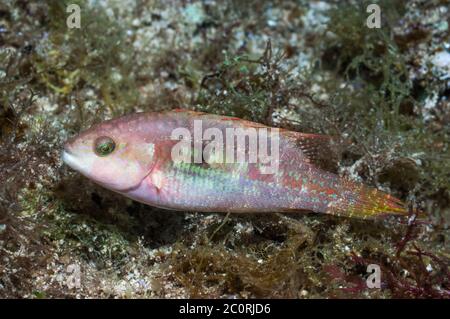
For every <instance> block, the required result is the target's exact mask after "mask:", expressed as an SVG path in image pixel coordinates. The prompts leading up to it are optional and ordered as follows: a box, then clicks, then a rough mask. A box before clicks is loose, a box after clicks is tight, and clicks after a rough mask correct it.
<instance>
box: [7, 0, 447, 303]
mask: <svg viewBox="0 0 450 319" xmlns="http://www.w3.org/2000/svg"><path fill="white" fill-rule="evenodd" d="M73 3H75V4H78V5H79V6H80V8H81V15H80V17H81V21H80V22H81V28H72V29H71V28H68V26H67V24H66V19H67V18H68V16H69V14H70V13H67V12H66V9H67V6H68V5H69V4H73ZM370 3H376V4H378V5H379V6H380V8H381V28H373V29H370V28H368V27H367V24H366V21H367V18H368V16H369V13H367V11H366V8H367V6H368V4H370ZM449 8H450V3H449V1H445V0H435V1H419V0H412V1H390V0H386V1H370V2H362V1H350V0H346V1H300V0H299V1H273V2H271V1H214V0H210V1H163V0H161V1H151V0H148V1H146V0H141V1H131V0H127V1H123V0H111V1H107V0H98V1H96V0H90V1H79V0H70V1H60V0H53V1H24V0H6V1H5V0H3V1H1V2H0V127H1V131H0V134H1V135H0V181H1V183H0V297H3V298H14V297H21V298H46V297H77V298H95V297H100V298H111V297H112V298H123V297H125V298H136V297H137V298H161V297H162V298H178V297H200V298H203V297H214V298H215V297H222V298H254V297H260V298H269V297H273V298H282V297H284V298H340V297H351V298H352V297H353V298H449V297H450V279H449V278H450V277H449V260H450V245H449V240H450V238H449V221H450V156H449V154H450V150H449V138H450V101H449V95H450V94H449V93H450V88H449V83H450V38H449V18H450V9H449ZM180 107H183V108H190V109H195V110H202V111H207V112H211V113H218V114H226V115H233V116H238V117H241V118H245V119H250V120H253V121H257V122H260V123H264V124H267V125H271V126H278V127H283V128H288V129H291V130H297V131H301V132H314V133H323V134H329V135H331V136H334V137H335V138H336V150H337V154H338V158H337V162H336V165H332V167H330V169H332V170H334V171H336V172H338V173H339V174H340V175H341V176H346V177H348V178H351V179H354V180H357V181H363V182H365V183H366V184H368V185H371V186H374V187H377V188H378V189H381V190H384V191H386V192H389V193H391V194H393V195H394V196H397V197H399V198H401V199H402V200H404V201H405V202H407V203H408V205H409V206H410V211H411V218H410V219H409V223H408V222H405V221H403V223H402V222H400V221H398V220H392V219H382V220H356V219H348V218H342V217H335V216H326V215H320V214H314V213H310V214H294V213H293V214H284V215H282V214H275V213H274V214H264V215H262V214H236V215H231V216H229V217H228V218H225V216H224V215H223V214H215V213H210V214H205V213H195V212H174V211H165V210H162V209H156V208H152V207H149V206H145V205H143V204H139V203H136V202H133V201H131V200H128V199H126V198H124V197H122V196H120V195H117V194H114V193H112V192H110V191H107V190H105V189H102V188H101V187H99V186H96V185H94V184H93V183H92V182H91V181H89V180H88V179H86V178H84V177H82V176H80V174H78V173H76V172H74V171H73V170H71V169H69V168H68V167H67V166H65V165H63V164H62V162H61V160H60V158H59V154H60V150H61V145H62V143H63V142H64V141H65V140H66V139H67V138H68V137H69V136H72V135H74V134H76V133H77V132H79V131H80V130H82V129H84V128H87V127H89V126H90V125H91V124H93V123H96V122H99V121H101V120H104V119H108V118H112V117H115V116H118V115H121V114H125V113H130V112H135V111H157V110H166V109H172V108H180ZM418 208H420V209H422V210H424V211H425V212H426V213H427V222H426V223H418V222H417V221H415V220H414V212H416V211H417V209H418ZM369 264H377V265H379V266H380V269H381V287H380V288H368V287H367V284H366V279H367V277H368V275H369V274H368V273H367V265H369Z"/></svg>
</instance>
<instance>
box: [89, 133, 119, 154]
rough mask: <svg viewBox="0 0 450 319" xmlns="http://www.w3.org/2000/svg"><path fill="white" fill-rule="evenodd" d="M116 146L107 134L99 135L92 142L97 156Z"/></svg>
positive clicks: (107, 152)
mask: <svg viewBox="0 0 450 319" xmlns="http://www.w3.org/2000/svg"><path fill="white" fill-rule="evenodd" d="M115 148H116V143H115V142H114V140H113V139H112V138H110V137H108V136H100V137H98V138H97V139H96V140H95V142H94V151H95V154H97V155H98V156H107V155H109V154H111V153H112V152H113V151H114V149H115Z"/></svg>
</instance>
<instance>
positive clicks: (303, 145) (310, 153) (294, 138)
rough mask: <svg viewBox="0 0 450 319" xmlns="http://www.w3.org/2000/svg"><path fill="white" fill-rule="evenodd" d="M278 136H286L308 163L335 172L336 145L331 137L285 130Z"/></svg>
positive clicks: (337, 155) (336, 162)
mask: <svg viewBox="0 0 450 319" xmlns="http://www.w3.org/2000/svg"><path fill="white" fill-rule="evenodd" d="M280 134H281V135H284V136H286V137H287V138H288V139H289V140H290V141H291V143H292V144H293V145H294V146H295V147H298V148H300V149H301V150H302V153H303V155H304V156H305V157H306V158H307V160H308V162H309V163H311V164H314V165H315V166H317V167H319V168H321V169H323V170H327V171H332V172H336V171H337V164H338V160H339V152H338V145H337V143H336V141H335V140H334V139H333V138H332V137H331V136H328V135H321V134H307V133H299V132H294V131H287V130H282V131H280Z"/></svg>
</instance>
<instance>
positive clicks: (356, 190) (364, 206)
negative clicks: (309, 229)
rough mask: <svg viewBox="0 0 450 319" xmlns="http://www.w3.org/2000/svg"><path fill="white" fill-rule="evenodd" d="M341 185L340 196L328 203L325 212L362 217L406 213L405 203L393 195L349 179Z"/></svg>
mask: <svg viewBox="0 0 450 319" xmlns="http://www.w3.org/2000/svg"><path fill="white" fill-rule="evenodd" d="M343 186H344V187H343V190H342V191H341V192H340V196H338V197H337V199H336V200H334V201H331V202H329V203H328V206H327V211H326V212H327V213H329V214H333V215H339V216H347V217H357V218H363V219H366V218H367V219H371V218H377V217H383V216H389V215H400V216H407V215H408V209H407V207H406V206H405V204H404V203H403V202H402V201H401V200H399V199H397V198H395V197H394V196H391V195H389V194H387V193H385V192H382V191H379V190H377V189H375V188H370V187H367V186H365V185H362V184H356V183H354V182H350V181H346V182H345V185H343Z"/></svg>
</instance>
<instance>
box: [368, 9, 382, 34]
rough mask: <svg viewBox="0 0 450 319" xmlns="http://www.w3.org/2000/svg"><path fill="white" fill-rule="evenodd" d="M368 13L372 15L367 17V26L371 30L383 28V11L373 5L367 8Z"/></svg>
mask: <svg viewBox="0 0 450 319" xmlns="http://www.w3.org/2000/svg"><path fill="white" fill-rule="evenodd" d="M366 12H367V13H370V15H369V16H368V17H367V20H366V25H367V27H368V28H369V29H379V28H381V9H380V6H379V5H378V4H375V3H372V4H369V5H368V6H367V9H366Z"/></svg>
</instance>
